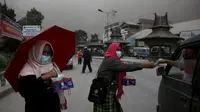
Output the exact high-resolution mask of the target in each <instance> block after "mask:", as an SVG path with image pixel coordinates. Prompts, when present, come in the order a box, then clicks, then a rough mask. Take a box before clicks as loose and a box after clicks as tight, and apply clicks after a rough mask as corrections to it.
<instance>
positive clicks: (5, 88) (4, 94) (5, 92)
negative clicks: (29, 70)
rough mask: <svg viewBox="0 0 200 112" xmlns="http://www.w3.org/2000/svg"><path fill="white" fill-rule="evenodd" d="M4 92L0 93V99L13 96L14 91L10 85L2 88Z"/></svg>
mask: <svg viewBox="0 0 200 112" xmlns="http://www.w3.org/2000/svg"><path fill="white" fill-rule="evenodd" d="M2 89H3V90H2V91H0V99H2V98H4V97H5V96H8V95H9V94H11V93H12V92H13V91H14V90H13V88H12V87H11V86H10V85H7V86H6V87H2Z"/></svg>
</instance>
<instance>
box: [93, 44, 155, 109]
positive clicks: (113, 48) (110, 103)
mask: <svg viewBox="0 0 200 112" xmlns="http://www.w3.org/2000/svg"><path fill="white" fill-rule="evenodd" d="M121 57H122V47H121V46H120V43H112V44H111V45H110V46H109V48H108V50H107V52H106V53H105V58H104V59H103V61H102V63H101V65H100V67H99V70H98V72H97V74H98V75H97V77H99V78H106V79H108V80H109V82H110V86H109V88H108V89H107V95H106V99H105V100H104V104H103V105H101V104H100V105H99V104H95V103H94V108H93V112H123V110H122V108H121V105H120V103H119V101H118V99H120V98H121V96H122V94H123V93H124V92H123V85H122V79H123V77H124V76H126V72H132V71H136V70H142V69H143V68H153V67H154V64H153V63H151V62H145V63H135V62H133V63H131V64H125V63H123V62H122V61H121V60H120V59H121ZM117 91H118V92H117ZM116 92H117V95H116Z"/></svg>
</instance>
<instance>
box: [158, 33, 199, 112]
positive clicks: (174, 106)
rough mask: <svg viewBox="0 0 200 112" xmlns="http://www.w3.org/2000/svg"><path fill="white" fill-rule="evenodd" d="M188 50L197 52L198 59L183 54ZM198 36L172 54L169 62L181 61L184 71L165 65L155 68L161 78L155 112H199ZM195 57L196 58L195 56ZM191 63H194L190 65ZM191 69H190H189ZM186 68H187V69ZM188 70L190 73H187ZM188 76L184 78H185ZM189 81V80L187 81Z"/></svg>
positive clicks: (187, 41)
mask: <svg viewBox="0 0 200 112" xmlns="http://www.w3.org/2000/svg"><path fill="white" fill-rule="evenodd" d="M188 48H193V49H195V50H196V51H198V58H197V59H196V58H192V57H193V56H190V55H192V54H187V55H188V57H187V58H185V55H184V54H183V53H184V51H185V50H186V49H188ZM199 48H200V35H197V36H195V37H191V38H189V39H187V40H185V41H184V42H183V43H182V44H181V45H180V46H178V48H177V49H176V50H175V52H174V53H173V55H172V57H171V60H174V61H176V62H177V63H178V61H182V63H183V64H184V69H180V68H178V67H175V66H170V65H167V66H166V67H159V68H157V75H159V76H162V80H161V82H160V87H159V90H158V105H157V112H200V52H199V51H200V49H199ZM196 57H197V56H196ZM191 62H195V63H193V64H191ZM192 65H194V67H192V68H193V69H191V68H190V67H191V66H192ZM186 66H187V67H188V68H187V67H186ZM188 70H190V72H188ZM188 75H189V76H190V78H189V77H185V76H188ZM188 79H191V80H188Z"/></svg>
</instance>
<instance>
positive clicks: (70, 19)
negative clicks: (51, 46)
mask: <svg viewBox="0 0 200 112" xmlns="http://www.w3.org/2000/svg"><path fill="white" fill-rule="evenodd" d="M0 1H3V0H0ZM7 4H8V6H9V7H11V8H14V9H15V11H16V14H17V19H20V18H21V17H22V16H25V14H26V11H27V10H30V9H31V8H33V7H35V8H36V9H37V10H39V11H40V12H42V13H43V15H44V16H45V19H44V21H43V27H44V28H48V27H50V26H52V25H59V26H62V27H64V28H67V29H70V30H72V31H74V30H76V29H84V30H85V31H87V32H88V33H93V32H96V33H98V34H102V33H103V28H104V26H105V24H106V15H105V14H103V13H101V12H98V11H97V9H99V8H100V9H102V10H104V11H110V10H117V11H118V12H117V14H116V16H115V17H113V16H112V17H110V18H109V20H110V21H111V22H114V21H136V20H137V19H138V18H139V17H143V18H151V19H153V12H158V14H161V15H164V13H165V12H168V13H169V20H170V21H173V22H180V21H185V20H191V19H197V18H200V0H7Z"/></svg>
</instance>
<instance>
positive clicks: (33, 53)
mask: <svg viewBox="0 0 200 112" xmlns="http://www.w3.org/2000/svg"><path fill="white" fill-rule="evenodd" d="M47 44H48V45H50V46H51V44H50V43H49V42H47V41H44V40H40V41H38V42H37V43H36V44H35V45H34V46H33V47H32V49H31V50H30V52H29V59H28V61H27V63H26V64H25V65H24V67H23V69H22V70H21V72H20V74H19V75H20V76H27V75H36V77H37V78H39V77H40V76H41V75H42V74H44V73H47V72H50V71H51V70H53V69H54V70H55V71H56V72H58V71H59V68H58V67H57V66H56V64H55V63H53V62H52V61H50V62H49V63H48V64H42V63H41V61H40V59H41V57H42V53H43V50H44V47H45V45H47ZM51 49H52V51H53V47H52V46H51ZM53 54H54V53H53ZM52 58H53V56H52Z"/></svg>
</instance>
